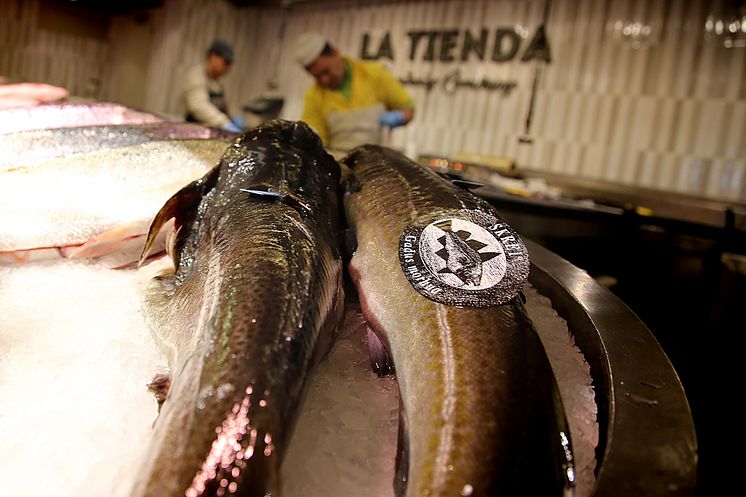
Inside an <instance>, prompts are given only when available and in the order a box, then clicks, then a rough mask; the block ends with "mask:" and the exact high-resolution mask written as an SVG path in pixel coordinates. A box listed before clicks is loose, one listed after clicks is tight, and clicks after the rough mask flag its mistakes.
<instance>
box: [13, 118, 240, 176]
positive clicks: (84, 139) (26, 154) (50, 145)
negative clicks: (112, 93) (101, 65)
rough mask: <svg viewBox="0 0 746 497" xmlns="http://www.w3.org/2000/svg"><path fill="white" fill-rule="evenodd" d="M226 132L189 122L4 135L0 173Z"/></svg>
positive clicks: (216, 136) (221, 136)
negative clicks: (86, 154) (73, 156)
mask: <svg viewBox="0 0 746 497" xmlns="http://www.w3.org/2000/svg"><path fill="white" fill-rule="evenodd" d="M232 136H233V135H232V134H229V133H228V132H226V131H222V130H219V129H216V128H208V127H206V126H201V125H199V124H193V123H173V122H163V123H161V122H158V123H149V124H139V125H102V126H81V127H70V128H52V129H38V130H31V131H21V132H18V133H8V134H7V135H4V136H3V137H2V139H0V171H7V170H10V169H13V168H16V167H23V166H26V167H29V166H30V165H31V164H38V165H42V164H44V162H43V161H42V159H49V158H52V157H64V156H67V155H71V154H80V153H84V152H94V151H98V150H103V149H110V148H119V147H127V146H130V145H138V144H141V143H146V142H153V141H168V140H198V139H226V140H227V139H228V138H230V137H232Z"/></svg>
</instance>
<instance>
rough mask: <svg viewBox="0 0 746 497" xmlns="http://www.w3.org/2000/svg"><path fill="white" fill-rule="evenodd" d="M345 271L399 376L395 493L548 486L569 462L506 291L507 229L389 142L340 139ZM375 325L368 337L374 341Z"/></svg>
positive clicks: (529, 342) (524, 259)
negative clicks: (350, 239) (344, 152)
mask: <svg viewBox="0 0 746 497" xmlns="http://www.w3.org/2000/svg"><path fill="white" fill-rule="evenodd" d="M343 162H344V163H345V164H346V165H347V166H349V167H350V168H351V176H350V177H349V178H348V180H347V185H348V187H347V189H348V193H347V194H346V195H345V200H344V206H345V212H346V215H347V221H348V223H349V224H350V226H351V228H352V230H353V231H354V234H355V237H356V240H357V248H356V250H355V252H354V255H353V257H352V259H351V261H350V274H351V277H352V280H353V281H354V283H355V285H356V287H357V290H358V296H359V298H360V302H361V306H362V308H363V313H364V315H365V317H366V319H367V320H368V322H369V326H370V327H371V328H372V329H373V331H374V332H375V336H378V337H380V338H381V342H382V345H383V346H384V347H385V351H383V352H381V353H380V354H378V353H375V351H374V354H375V362H376V363H378V364H379V366H381V365H383V364H385V362H386V361H387V357H386V354H387V353H388V354H390V358H388V360H390V361H393V368H394V369H395V371H396V377H397V380H398V383H399V389H400V399H401V405H402V407H401V410H400V433H399V455H398V459H397V477H396V481H395V487H396V494H397V495H407V496H418V497H420V496H427V497H439V496H449V497H450V496H470V495H475V496H476V495H479V496H492V495H507V496H513V495H543V496H548V495H562V494H563V492H569V491H571V488H572V482H573V480H574V478H573V467H572V452H571V445H570V441H569V431H568V429H567V424H566V419H565V415H564V411H563V409H562V407H561V400H560V398H559V395H558V393H557V389H556V384H555V379H554V375H553V373H552V371H551V367H550V365H549V362H548V359H547V357H546V355H545V353H544V350H543V348H542V346H541V342H540V341H539V339H538V337H537V335H536V331H535V330H534V328H533V325H532V323H531V321H530V320H529V318H528V316H527V314H526V311H525V309H524V307H523V305H522V302H521V300H520V297H519V296H516V295H517V294H518V292H519V290H520V288H521V285H522V282H523V280H524V279H525V278H526V276H527V274H528V255H527V251H526V249H525V246H524V245H523V244H522V242H521V241H520V238H519V237H518V235H517V234H516V233H514V232H513V231H512V230H511V229H510V228H509V227H508V226H507V225H505V224H504V223H503V222H502V221H501V220H500V219H499V217H498V216H497V214H496V213H495V211H494V209H493V208H492V207H491V206H490V205H489V204H487V203H486V202H484V201H483V200H481V199H479V198H478V197H476V196H475V195H473V194H471V193H470V192H467V191H465V190H462V189H459V188H456V187H455V186H454V185H453V184H451V183H450V182H449V181H447V180H445V179H443V178H441V177H440V176H438V175H437V174H436V173H435V172H433V171H432V170H430V169H427V168H425V167H423V166H420V165H419V164H417V163H415V162H412V161H411V160H409V159H407V158H406V157H405V156H403V155H402V154H399V153H398V152H395V151H393V150H390V149H386V148H383V147H378V146H369V145H366V146H363V147H359V148H357V149H355V150H353V151H352V152H351V153H350V154H349V155H348V156H347V157H346V158H345V159H344V160H343ZM375 336H371V337H370V339H369V340H370V341H371V342H372V343H374V344H375Z"/></svg>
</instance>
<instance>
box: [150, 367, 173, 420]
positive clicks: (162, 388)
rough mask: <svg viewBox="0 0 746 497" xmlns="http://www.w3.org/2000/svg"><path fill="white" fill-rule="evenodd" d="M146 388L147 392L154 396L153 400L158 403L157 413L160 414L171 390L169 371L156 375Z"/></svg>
mask: <svg viewBox="0 0 746 497" xmlns="http://www.w3.org/2000/svg"><path fill="white" fill-rule="evenodd" d="M147 387H148V391H149V392H151V393H152V394H153V395H154V396H155V400H156V402H158V413H160V412H161V407H163V403H164V402H165V401H166V397H168V392H169V389H170V388H171V371H166V372H158V373H156V374H155V375H153V379H152V380H151V382H150V383H148V385H147Z"/></svg>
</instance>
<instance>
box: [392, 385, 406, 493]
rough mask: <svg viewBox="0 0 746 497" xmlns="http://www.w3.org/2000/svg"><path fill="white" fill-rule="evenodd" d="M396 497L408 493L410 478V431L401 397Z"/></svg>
mask: <svg viewBox="0 0 746 497" xmlns="http://www.w3.org/2000/svg"><path fill="white" fill-rule="evenodd" d="M394 467H395V468H396V473H395V474H394V495H395V496H396V497H403V496H404V495H405V494H406V493H407V478H408V477H409V430H408V428H407V419H406V415H405V412H404V406H402V402H401V396H399V429H398V432H397V443H396V462H395V464H394Z"/></svg>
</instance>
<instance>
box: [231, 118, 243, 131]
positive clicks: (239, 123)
mask: <svg viewBox="0 0 746 497" xmlns="http://www.w3.org/2000/svg"><path fill="white" fill-rule="evenodd" d="M231 122H232V123H233V124H235V125H236V126H237V127H239V128H240V129H241V130H242V131H243V130H244V129H245V128H246V121H245V120H244V118H243V117H241V116H233V117H232V118H231Z"/></svg>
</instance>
